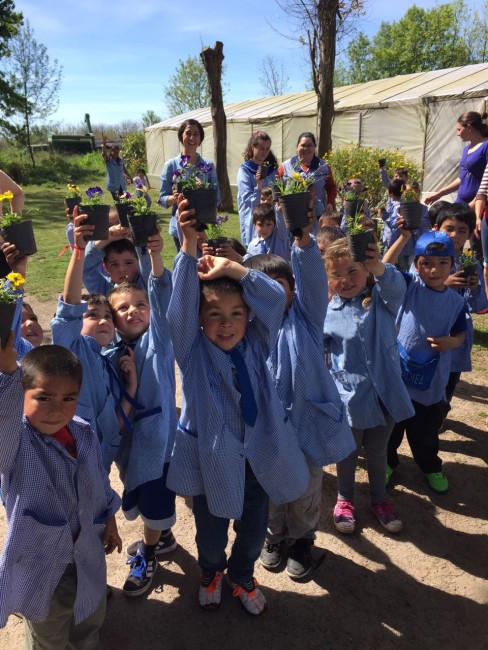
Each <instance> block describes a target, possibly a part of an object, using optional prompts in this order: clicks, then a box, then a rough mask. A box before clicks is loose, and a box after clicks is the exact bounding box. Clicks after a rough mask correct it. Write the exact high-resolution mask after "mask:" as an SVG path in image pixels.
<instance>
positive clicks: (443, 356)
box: [383, 220, 466, 493]
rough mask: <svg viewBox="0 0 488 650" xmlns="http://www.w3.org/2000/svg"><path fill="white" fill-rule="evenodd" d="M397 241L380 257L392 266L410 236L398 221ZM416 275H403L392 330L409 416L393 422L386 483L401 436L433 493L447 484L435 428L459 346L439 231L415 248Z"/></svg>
mask: <svg viewBox="0 0 488 650" xmlns="http://www.w3.org/2000/svg"><path fill="white" fill-rule="evenodd" d="M398 227H399V231H400V237H399V238H398V239H397V240H396V242H395V243H394V244H393V245H392V247H391V248H390V249H389V250H388V252H387V253H386V255H385V256H384V257H383V262H390V263H392V264H394V263H395V262H396V261H397V259H398V256H399V254H400V253H401V251H402V249H403V247H404V246H405V243H406V242H407V241H408V240H409V238H410V237H411V236H412V233H411V232H410V231H408V230H406V229H405V228H403V223H402V222H401V221H400V220H399V222H398ZM414 254H415V258H414V264H415V268H416V270H417V273H418V276H416V275H410V274H409V273H405V274H404V277H405V280H406V281H407V293H406V295H405V299H404V302H403V305H402V307H401V308H400V311H399V314H398V318H397V325H398V327H399V333H398V348H399V352H400V361H401V365H402V378H403V381H404V383H405V384H406V386H407V389H408V392H409V395H410V398H411V400H412V404H413V407H414V409H415V415H414V416H413V417H411V418H409V419H408V420H403V421H402V422H398V423H397V424H395V426H394V427H393V431H392V433H391V436H390V440H389V442H388V467H387V477H386V478H387V482H388V481H389V479H390V476H391V474H392V472H393V470H394V469H395V468H396V467H397V466H398V464H399V459H398V454H397V450H398V447H399V446H400V444H401V442H402V439H403V434H404V432H405V431H406V433H407V438H408V443H409V445H410V449H411V450H412V454H413V457H414V460H415V462H416V463H417V464H418V465H419V467H420V469H421V470H422V471H423V472H424V474H425V476H426V479H427V482H428V484H429V486H430V488H431V489H432V490H433V491H434V492H439V493H442V492H446V491H447V490H448V488H449V483H448V480H447V478H446V475H445V474H444V473H443V471H442V460H441V459H440V458H439V456H438V451H439V434H438V431H439V428H440V426H441V424H442V420H443V417H444V411H445V388H446V384H447V381H448V378H449V372H450V367H451V350H454V349H455V348H458V347H459V346H461V345H462V344H463V342H464V337H465V331H466V315H465V304H464V299H463V298H462V297H461V296H459V295H458V294H457V293H455V292H454V291H451V290H450V289H448V288H447V287H446V281H447V279H448V278H449V274H450V273H451V269H452V266H453V264H454V245H453V243H452V240H451V239H450V237H449V236H448V235H447V234H446V233H444V232H436V231H430V232H427V233H425V234H423V235H421V236H420V238H419V239H418V241H417V243H416V244H415V251H414Z"/></svg>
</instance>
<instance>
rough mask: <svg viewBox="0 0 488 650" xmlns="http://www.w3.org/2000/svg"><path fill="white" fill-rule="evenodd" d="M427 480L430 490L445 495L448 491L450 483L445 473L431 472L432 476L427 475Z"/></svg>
mask: <svg viewBox="0 0 488 650" xmlns="http://www.w3.org/2000/svg"><path fill="white" fill-rule="evenodd" d="M425 478H426V479H427V482H428V484H429V487H430V489H431V490H433V491H434V492H437V493H438V494H443V493H444V492H447V491H448V489H449V481H448V480H447V476H446V475H445V474H444V472H431V473H430V474H426V475H425Z"/></svg>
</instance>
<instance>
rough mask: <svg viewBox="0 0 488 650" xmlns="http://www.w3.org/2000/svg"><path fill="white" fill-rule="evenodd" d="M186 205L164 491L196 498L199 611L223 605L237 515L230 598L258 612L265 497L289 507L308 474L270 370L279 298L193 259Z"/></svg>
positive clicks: (235, 271)
mask: <svg viewBox="0 0 488 650" xmlns="http://www.w3.org/2000/svg"><path fill="white" fill-rule="evenodd" d="M187 205H188V202H187V201H182V202H181V203H180V206H179V219H180V225H181V227H182V231H183V244H182V249H181V252H180V253H179V254H178V256H177V257H176V260H175V267H174V275H173V284H174V288H173V295H172V298H171V302H170V305H169V310H168V320H169V324H170V331H171V336H172V339H173V344H174V347H175V355H176V358H177V362H178V365H179V367H180V369H181V374H182V384H183V404H182V410H181V417H180V423H179V425H178V431H177V433H176V441H175V447H174V449H173V455H172V458H171V465H170V470H169V475H168V485H169V486H170V487H171V488H173V489H174V490H175V491H176V492H177V493H178V494H184V495H192V496H193V514H194V517H195V523H196V528H197V534H196V541H197V548H198V563H199V565H200V568H201V570H202V578H201V583H200V588H199V603H200V605H201V606H202V607H203V608H205V609H212V608H215V607H218V606H219V605H220V601H221V590H222V576H223V571H224V570H225V568H226V567H227V559H226V555H225V548H226V546H227V535H228V528H229V520H230V519H234V528H235V530H236V533H237V537H236V540H235V542H234V544H233V547H232V552H231V555H230V558H229V562H228V569H229V580H230V583H231V585H232V589H233V590H234V591H233V595H234V596H235V597H238V598H239V600H240V602H241V603H242V605H243V606H244V607H245V609H246V610H247V611H248V612H250V613H251V614H255V615H257V614H260V613H261V612H262V611H263V609H264V607H265V604H266V600H265V598H264V595H263V594H262V592H261V591H260V589H259V588H258V586H257V582H256V581H255V579H254V577H253V572H254V563H255V561H256V560H257V559H258V557H259V554H260V551H261V548H262V546H263V543H264V539H265V536H266V524H267V520H268V496H269V498H271V499H272V500H273V501H274V502H275V503H287V502H289V501H293V500H294V499H296V498H298V497H299V496H300V495H301V494H302V493H303V492H304V491H305V489H306V486H307V483H308V478H309V475H308V469H307V465H306V462H305V458H304V456H303V454H302V452H301V451H300V449H299V447H298V444H297V440H296V436H295V435H294V433H293V430H292V429H291V427H290V426H289V425H288V424H287V418H286V416H285V412H284V409H283V407H282V405H281V403H280V399H279V396H278V394H277V392H276V389H275V387H274V385H273V381H272V379H271V376H270V374H269V371H268V368H267V366H266V358H267V357H268V356H269V354H270V352H271V350H272V349H273V347H274V344H275V341H276V336H277V333H278V329H279V326H280V323H281V320H282V318H283V310H284V304H285V294H284V291H283V289H282V288H281V287H280V286H279V285H278V283H276V282H274V281H272V280H270V279H269V278H267V277H266V276H265V275H263V274H262V273H259V272H258V271H252V270H248V269H245V268H244V267H243V266H241V265H240V264H237V263H236V262H233V261H231V260H229V259H226V258H220V257H212V256H206V257H204V258H202V260H201V261H200V263H198V261H197V233H196V231H195V230H194V225H195V223H196V222H195V220H193V219H192V217H191V215H192V214H193V211H192V210H186V207H187ZM197 265H198V266H197ZM198 268H199V269H200V272H199V273H198V274H197V269H198ZM199 278H200V280H201V281H202V283H201V286H199V281H198V279H199ZM250 310H252V312H253V318H252V320H249V313H250Z"/></svg>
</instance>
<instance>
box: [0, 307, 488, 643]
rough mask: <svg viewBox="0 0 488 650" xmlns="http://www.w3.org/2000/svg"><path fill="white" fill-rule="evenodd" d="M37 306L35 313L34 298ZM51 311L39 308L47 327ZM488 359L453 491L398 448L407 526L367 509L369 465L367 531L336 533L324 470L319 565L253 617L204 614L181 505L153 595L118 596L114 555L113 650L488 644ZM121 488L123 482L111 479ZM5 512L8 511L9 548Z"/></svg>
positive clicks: (472, 385) (277, 586) (480, 358)
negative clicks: (385, 524)
mask: <svg viewBox="0 0 488 650" xmlns="http://www.w3.org/2000/svg"><path fill="white" fill-rule="evenodd" d="M32 302H33V303H35V306H36V307H37V302H36V301H32ZM52 312H53V306H52V303H51V304H48V305H46V303H44V304H42V303H41V308H40V309H39V316H40V318H41V322H42V323H43V324H47V322H48V319H49V317H50V316H51V315H52ZM487 368H488V353H486V352H483V353H478V354H477V355H476V357H475V369H474V371H473V372H472V373H470V374H466V375H464V377H463V380H462V381H461V382H460V385H459V387H458V390H457V393H456V395H457V396H456V397H455V398H454V400H453V409H452V411H451V413H450V416H449V419H448V421H447V429H446V431H445V432H444V433H443V434H442V435H441V456H442V458H443V461H444V467H445V470H446V473H447V474H448V476H449V479H450V483H451V486H452V489H451V491H450V492H449V493H447V494H446V495H435V494H433V493H431V492H429V491H428V488H427V486H426V484H425V482H424V479H423V476H422V474H421V473H420V471H419V470H418V468H417V467H416V465H415V463H414V462H413V460H412V458H411V454H410V451H409V450H408V448H407V447H406V446H405V445H403V447H402V448H401V452H402V454H403V456H402V464H401V467H400V469H399V470H398V471H397V479H396V483H395V484H394V486H393V488H391V489H390V490H389V492H390V496H391V498H392V499H394V501H395V505H396V508H397V510H398V512H399V513H400V514H401V516H402V519H403V522H404V525H405V528H404V530H403V532H402V533H401V534H400V535H398V536H395V537H393V536H391V535H388V534H387V533H384V532H383V531H382V530H381V528H380V526H379V524H377V523H376V522H375V521H374V519H373V517H372V515H371V514H370V513H369V511H368V489H367V478H366V472H365V469H364V463H363V462H362V461H361V463H360V469H359V471H358V475H357V499H356V504H357V513H358V524H359V525H358V530H357V532H356V533H355V534H354V535H352V536H341V535H340V534H339V533H336V531H335V529H334V527H333V524H332V519H331V510H332V507H333V504H334V502H335V489H336V486H335V476H334V471H333V468H326V470H325V472H324V480H323V504H322V517H321V522H320V530H319V532H318V535H317V542H316V553H320V552H325V557H324V560H323V562H322V563H321V564H320V566H319V567H318V568H317V569H315V570H314V571H313V572H312V573H311V574H309V576H307V578H306V579H305V581H303V582H301V583H294V582H292V581H291V580H290V579H289V578H288V577H287V576H286V574H285V572H284V571H283V567H281V568H280V570H279V571H277V572H275V573H270V572H267V571H266V570H265V569H263V568H262V567H261V566H257V568H256V576H257V579H258V581H259V582H260V583H261V585H262V587H263V591H264V593H265V595H266V598H267V600H268V605H269V606H268V610H267V611H266V612H265V614H264V615H262V616H261V617H259V618H257V619H254V618H252V617H251V616H250V615H247V614H246V613H245V612H244V611H243V610H242V609H241V607H240V606H239V604H238V603H237V602H235V601H234V600H233V599H232V597H231V592H230V589H225V591H224V594H223V603H222V606H221V608H220V611H218V612H211V613H208V612H203V611H201V610H200V609H199V608H198V605H197V601H196V587H197V584H198V579H199V570H198V566H197V563H196V560H195V543H194V534H195V531H194V526H193V520H192V516H191V511H190V510H189V508H188V505H187V504H186V503H185V500H183V499H178V503H177V512H178V522H177V525H176V526H175V529H174V532H175V535H176V537H177V539H178V542H179V544H180V546H179V547H178V549H177V550H176V551H175V552H174V553H172V554H171V556H170V557H168V559H167V560H166V561H164V562H160V568H159V571H158V573H157V575H156V578H155V583H154V584H155V588H154V589H153V590H152V591H151V592H150V593H149V594H147V595H145V596H143V597H141V598H140V599H137V600H129V599H127V598H125V597H124V595H123V593H122V592H121V587H122V584H123V582H124V580H125V578H126V575H127V567H126V566H125V564H124V562H125V556H123V555H121V556H110V557H109V560H108V575H109V583H110V584H111V585H112V586H113V591H114V595H113V597H112V599H111V600H110V603H109V608H108V614H107V619H106V623H105V626H104V628H103V632H102V641H103V643H102V648H104V649H106V650H120V649H123V650H125V649H131V650H132V649H134V650H139V649H140V648H144V649H145V650H156V649H159V648H162V647H165V648H177V649H178V650H180V649H181V650H186V649H188V650H194V649H195V648H215V649H220V648H224V647H225V648H228V649H230V650H235V649H240V648H243V649H244V648H245V649H246V650H248V649H251V648H262V649H265V648H269V649H271V650H275V649H277V650H278V649H281V648H283V649H286V650H290V649H294V648H297V649H299V648H300V649H303V648H333V649H335V648H338V649H343V648H344V649H349V648H350V649H354V650H355V649H357V648H361V649H362V650H365V649H370V648H371V649H373V648H374V649H375V650H376V649H385V650H386V649H389V648H402V649H403V648H408V649H410V648H411V649H412V650H413V649H417V648H422V649H432V650H434V649H436V650H437V649H438V648H443V649H451V648H452V649H462V648H469V649H470V650H478V649H479V650H482V649H487V648H488V640H487V639H488V637H487V633H486V619H487V615H488V607H487V604H488V580H487V578H488V523H487V519H488V506H487V504H486V503H487V501H486V492H487V488H488V480H487V479H488V474H487V462H488V431H487V430H486V427H485V417H486V414H487V412H488V373H487ZM112 480H113V485H114V487H115V488H116V489H120V482H119V480H118V477H117V475H116V473H115V472H112ZM118 523H119V530H120V532H121V536H122V537H123V540H124V545H127V544H128V543H129V542H131V541H133V540H135V539H137V538H138V537H139V525H138V524H137V523H130V522H126V521H125V520H124V518H123V517H122V516H121V515H120V514H119V516H118ZM4 534H5V514H4V511H3V509H1V510H0V540H1V539H3V536H4ZM22 638H23V632H22V623H21V621H20V620H19V619H17V618H15V617H11V618H10V620H9V623H8V625H7V627H6V628H5V629H4V630H2V631H0V648H1V649H2V650H7V649H8V650H14V649H17V648H21V647H22Z"/></svg>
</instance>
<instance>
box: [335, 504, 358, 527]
mask: <svg viewBox="0 0 488 650" xmlns="http://www.w3.org/2000/svg"><path fill="white" fill-rule="evenodd" d="M334 526H335V527H336V528H337V530H338V531H339V532H340V533H347V534H349V533H353V532H354V529H355V528H356V519H355V518H354V504H353V503H351V502H350V501H343V500H342V499H337V503H336V504H335V508H334Z"/></svg>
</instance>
